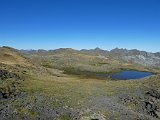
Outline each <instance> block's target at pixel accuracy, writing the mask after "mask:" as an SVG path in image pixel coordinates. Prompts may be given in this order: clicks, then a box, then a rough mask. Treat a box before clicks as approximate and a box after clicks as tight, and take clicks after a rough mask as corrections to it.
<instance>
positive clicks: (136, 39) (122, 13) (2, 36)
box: [0, 0, 160, 52]
mask: <svg viewBox="0 0 160 120" xmlns="http://www.w3.org/2000/svg"><path fill="white" fill-rule="evenodd" d="M3 45H7V46H11V47H14V48H18V49H38V48H42V49H56V48H65V47H70V48H75V49H83V48H86V49H90V48H95V47H100V48H102V49H107V50H110V49H112V48H115V47H119V48H127V49H134V48H136V49H140V50H146V51H150V52H156V51H160V1H159V0H0V46H3Z"/></svg>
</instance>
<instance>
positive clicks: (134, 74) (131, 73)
mask: <svg viewBox="0 0 160 120" xmlns="http://www.w3.org/2000/svg"><path fill="white" fill-rule="evenodd" d="M151 75H153V73H151V72H141V71H136V70H123V71H120V72H117V73H110V74H98V76H110V77H111V78H113V79H119V80H129V79H139V78H143V77H147V76H151Z"/></svg>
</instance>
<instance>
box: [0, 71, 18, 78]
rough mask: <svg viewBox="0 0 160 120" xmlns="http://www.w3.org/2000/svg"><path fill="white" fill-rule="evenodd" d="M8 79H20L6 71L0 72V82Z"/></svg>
mask: <svg viewBox="0 0 160 120" xmlns="http://www.w3.org/2000/svg"><path fill="white" fill-rule="evenodd" d="M9 78H15V79H16V80H19V79H21V78H20V77H19V76H18V75H17V74H14V73H11V72H8V71H7V70H0V80H5V79H9Z"/></svg>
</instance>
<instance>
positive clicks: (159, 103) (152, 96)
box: [144, 89, 160, 118]
mask: <svg viewBox="0 0 160 120" xmlns="http://www.w3.org/2000/svg"><path fill="white" fill-rule="evenodd" d="M144 107H145V111H146V112H147V113H148V114H149V115H151V116H153V117H156V118H160V92H159V91H158V90H154V89H151V90H149V91H148V92H147V93H146V100H145V105H144Z"/></svg>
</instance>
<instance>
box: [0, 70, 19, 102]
mask: <svg viewBox="0 0 160 120" xmlns="http://www.w3.org/2000/svg"><path fill="white" fill-rule="evenodd" d="M20 80H22V78H21V77H20V76H19V75H17V74H15V73H11V72H9V71H7V70H0V83H1V85H0V99H8V98H13V97H15V96H16V95H18V94H19V92H20V91H19V88H18V85H19V81H20Z"/></svg>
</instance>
